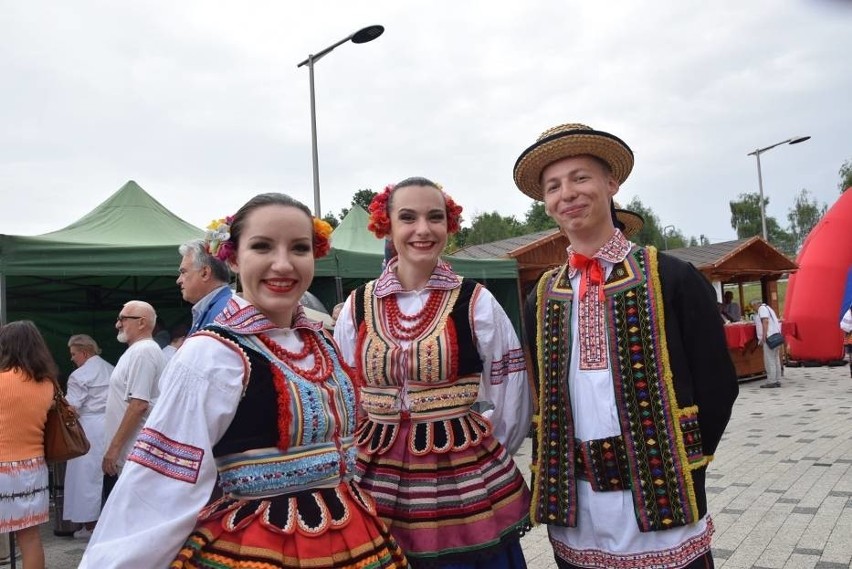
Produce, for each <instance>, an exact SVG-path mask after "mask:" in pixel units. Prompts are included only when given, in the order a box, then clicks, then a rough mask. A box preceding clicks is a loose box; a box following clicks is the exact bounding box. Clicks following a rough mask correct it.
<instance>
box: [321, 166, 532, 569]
mask: <svg viewBox="0 0 852 569" xmlns="http://www.w3.org/2000/svg"><path fill="white" fill-rule="evenodd" d="M460 216H461V207H459V206H458V205H456V203H455V202H454V201H453V200H452V198H450V197H449V196H448V195H446V194H445V193H444V192H443V191H442V190H441V188H440V186H438V185H437V184H435V183H434V182H431V181H429V180H427V179H425V178H408V179H406V180H403V181H402V182H400V183H399V184H396V185H395V186H388V187H387V188H385V190H384V192H382V193H380V194H378V195H377V196H376V197H375V199H374V200H373V202H372V203H371V204H370V223H369V229H370V230H371V231H372V232H373V233H375V234H376V236H378V237H380V238H381V237H386V236H389V237H390V239H391V241H392V245H393V249H394V250H395V253H396V254H395V256H394V257H393V258H392V259H390V261H389V262H388V263H387V265H386V267H385V269H384V271H383V272H382V274H381V276H379V278H378V279H376V280H375V281H372V282H370V283H367V284H366V285H365V286H362V287H360V288H358V289H357V290H355V291H354V292H353V293H352V294H351V295H350V297H349V298H348V299H347V301H346V303H345V304H344V306H343V309H342V311H341V314H340V317H339V319H338V320H337V324H336V326H335V332H334V335H335V340H337V342H338V344H339V345H340V349H341V353H342V355H343V357H344V358H345V360H346V361H347V362H348V363H349V365H351V366H353V367H355V368H356V369H357V371H358V374H359V376H360V379H359V381H362V382H363V383H364V384H365V385H364V387H362V390H361V406H362V408H363V410H364V411H365V414H366V417H365V419H364V420H363V421H362V422H361V424H360V426H359V428H358V430H357V432H356V444H357V446H358V480H359V482H360V484H361V486H362V487H363V488H364V489H365V490H367V491H369V492H370V493H371V494H372V495H373V498H374V499H375V500H376V504H377V508H378V512H379V515H380V516H381V517H382V519H383V520H384V521H385V522H386V523H387V524H388V527H389V528H390V531H391V533H392V534H393V536H394V537H395V538H396V539H397V541H398V542H399V544H400V545H401V546H402V548H403V550H404V551H405V553H406V555H407V556H408V559H409V562H410V563H411V566H412V567H415V568H422V567H441V568H452V569H474V568H476V569H485V568H488V569H515V568H522V567H526V563H525V561H524V556H523V552H522V550H521V546H520V536H521V534H522V533H523V532H524V531H526V529H528V527H529V515H528V514H529V492H528V489H527V486H526V484H525V482H524V479H523V477H522V475H521V473H520V471H519V470H518V468H517V467H516V466H515V464H514V461H513V460H512V456H511V454H512V453H514V452H515V451H516V450H517V449H518V447H520V446H521V443H522V442H523V440H524V437H525V436H526V434H527V431H528V429H529V424H530V416H531V412H532V402H531V398H530V394H529V387H528V384H527V375H526V365H525V361H524V355H523V352H522V350H521V346H520V344H519V342H518V338H517V336H516V335H515V332H514V329H513V328H512V325H511V323H510V321H509V319H508V317H507V316H506V314H505V312H504V311H503V309H502V308H501V307H500V305H499V304H498V303H497V301H496V300H495V299H494V297H493V296H492V295H491V293H490V292H488V291H487V290H486V289H485V288H483V287H482V286H481V285H479V284H478V283H476V282H475V281H471V280H468V279H464V278H462V277H460V276H458V275H456V274H455V273H453V271H452V269H451V268H450V266H449V265H447V264H446V263H445V262H443V261H442V260H441V258H440V254H441V251H442V250H443V249H444V247H445V245H446V244H447V237H448V235H450V234H452V233H455V232H457V231H458V230H459V223H460Z"/></svg>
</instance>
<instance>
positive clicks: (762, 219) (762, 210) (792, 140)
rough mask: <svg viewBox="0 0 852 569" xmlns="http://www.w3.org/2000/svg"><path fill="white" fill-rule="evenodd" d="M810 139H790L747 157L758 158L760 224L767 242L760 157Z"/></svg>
mask: <svg viewBox="0 0 852 569" xmlns="http://www.w3.org/2000/svg"><path fill="white" fill-rule="evenodd" d="M809 138H810V136H794V137H793V138H788V139H787V140H782V141H781V142H776V143H775V144H773V145H772V146H766V147H764V148H758V149H757V150H755V151H754V152H749V153H748V154H747V156H754V157H755V158H757V185H758V188H759V189H760V224H761V226H762V227H763V239H764V240H765V241H769V237H768V236H767V233H766V204H765V203H763V173H762V172H761V171H760V155H761V154H762V153H764V152H766V151H767V150H772V149H773V148H775V147H776V146H781V145H782V144H799V143H800V142H804V141H806V140H808V139H809Z"/></svg>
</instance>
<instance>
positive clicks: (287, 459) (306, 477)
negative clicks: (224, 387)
mask: <svg viewBox="0 0 852 569" xmlns="http://www.w3.org/2000/svg"><path fill="white" fill-rule="evenodd" d="M341 455H342V456H343V457H345V458H344V462H345V463H346V472H354V469H355V455H356V450H355V447H354V446H353V439H352V437H347V438H345V439H343V440H342V441H341V447H340V448H338V447H337V445H336V444H335V443H334V442H328V443H326V444H324V445H320V444H314V445H311V446H310V447H304V448H292V449H290V450H288V451H287V452H286V453H284V452H281V451H280V450H278V449H275V448H268V449H256V450H253V451H251V452H246V453H240V454H237V455H231V456H223V457H219V458H217V459H216V466H217V467H218V469H219V485H220V486H221V487H222V491H223V492H224V493H225V494H230V495H233V496H237V497H257V496H264V495H271V494H276V493H282V492H287V493H290V492H296V491H299V490H305V489H308V488H310V487H313V486H317V485H320V484H326V483H328V482H332V481H335V480H339V479H340V470H341V469H340V461H341Z"/></svg>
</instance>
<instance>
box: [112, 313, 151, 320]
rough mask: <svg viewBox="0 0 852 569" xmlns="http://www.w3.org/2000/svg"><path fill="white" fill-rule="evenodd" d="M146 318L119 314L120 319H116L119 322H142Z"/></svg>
mask: <svg viewBox="0 0 852 569" xmlns="http://www.w3.org/2000/svg"><path fill="white" fill-rule="evenodd" d="M143 318H145V317H144V316H124V315H123V314H119V315H118V318H116V320H117V321H119V322H124V321H125V320H142V319H143Z"/></svg>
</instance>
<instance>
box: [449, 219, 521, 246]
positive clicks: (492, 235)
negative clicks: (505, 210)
mask: <svg viewBox="0 0 852 569" xmlns="http://www.w3.org/2000/svg"><path fill="white" fill-rule="evenodd" d="M525 232H526V231H525V226H524V224H522V223H520V222H519V221H518V220H517V219H515V217H514V216H509V217H504V216H502V215H500V214H499V213H497V212H496V211H494V212H491V213H479V214H477V215H475V216H474V218H473V221H472V222H471V224H470V229H469V230H468V231H465V232H464V235H462V232H460V233H459V237H460V238H461V239H459V241H463V242H462V243H461V245H460V246H467V245H481V244H483V243H490V242H492V241H499V240H500V239H508V238H509V237H517V236H519V235H523V234H524V233H525Z"/></svg>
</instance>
